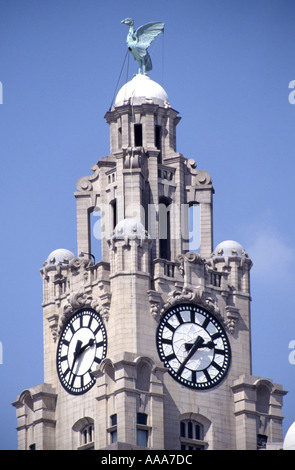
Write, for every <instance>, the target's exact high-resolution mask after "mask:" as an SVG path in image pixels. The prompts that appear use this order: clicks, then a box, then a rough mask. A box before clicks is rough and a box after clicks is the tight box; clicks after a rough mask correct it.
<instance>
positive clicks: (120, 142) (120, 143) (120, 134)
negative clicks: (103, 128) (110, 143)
mask: <svg viewBox="0 0 295 470" xmlns="http://www.w3.org/2000/svg"><path fill="white" fill-rule="evenodd" d="M118 148H119V149H120V148H122V127H119V129H118Z"/></svg>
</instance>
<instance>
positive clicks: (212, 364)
mask: <svg viewBox="0 0 295 470" xmlns="http://www.w3.org/2000/svg"><path fill="white" fill-rule="evenodd" d="M211 366H213V367H215V369H217V370H219V371H221V370H222V367H221V366H220V365H219V364H217V363H216V362H215V361H213V362H211Z"/></svg>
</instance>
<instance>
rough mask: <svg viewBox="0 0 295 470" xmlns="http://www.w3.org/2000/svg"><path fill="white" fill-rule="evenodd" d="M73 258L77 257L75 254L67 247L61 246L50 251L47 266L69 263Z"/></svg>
mask: <svg viewBox="0 0 295 470" xmlns="http://www.w3.org/2000/svg"><path fill="white" fill-rule="evenodd" d="M73 258H75V255H74V253H72V252H71V251H70V250H66V249H65V248H59V249H57V250H54V251H52V252H51V253H50V255H49V256H48V258H47V260H46V262H45V264H46V265H47V266H56V265H58V264H68V262H69V261H70V260H71V259H73Z"/></svg>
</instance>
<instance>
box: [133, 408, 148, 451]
mask: <svg viewBox="0 0 295 470" xmlns="http://www.w3.org/2000/svg"><path fill="white" fill-rule="evenodd" d="M136 434H137V445H138V446H141V447H147V445H148V436H149V430H148V427H147V414H145V413H137V430H136Z"/></svg>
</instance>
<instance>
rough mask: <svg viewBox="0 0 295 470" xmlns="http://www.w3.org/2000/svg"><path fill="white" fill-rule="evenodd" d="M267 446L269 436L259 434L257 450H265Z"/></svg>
mask: <svg viewBox="0 0 295 470" xmlns="http://www.w3.org/2000/svg"><path fill="white" fill-rule="evenodd" d="M266 444H267V436H264V435H263V434H257V449H258V450H259V449H265V448H266Z"/></svg>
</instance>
